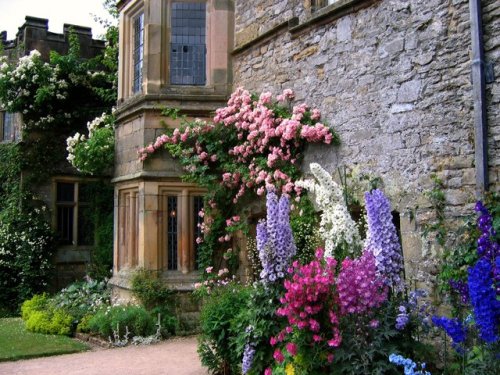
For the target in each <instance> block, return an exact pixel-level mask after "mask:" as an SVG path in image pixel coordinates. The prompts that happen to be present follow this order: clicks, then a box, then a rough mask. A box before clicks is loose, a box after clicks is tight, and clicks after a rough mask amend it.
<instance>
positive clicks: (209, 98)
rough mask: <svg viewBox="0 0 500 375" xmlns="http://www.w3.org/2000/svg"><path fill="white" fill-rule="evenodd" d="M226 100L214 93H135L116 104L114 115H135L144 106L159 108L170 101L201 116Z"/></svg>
mask: <svg viewBox="0 0 500 375" xmlns="http://www.w3.org/2000/svg"><path fill="white" fill-rule="evenodd" d="M226 101H227V96H226V95H221V94H215V93H195V94H192V93H191V94H189V93H187V92H186V93H184V92H177V93H175V92H170V93H161V94H146V95H135V96H132V97H130V98H127V99H125V100H124V101H123V102H121V103H119V104H118V107H117V109H116V111H115V116H116V118H117V119H118V120H121V119H122V118H125V117H129V116H131V115H135V114H136V113H137V112H138V111H139V112H140V111H142V110H143V109H145V108H147V109H154V108H156V109H157V110H159V109H160V108H161V106H162V105H163V106H164V105H166V103H171V105H172V106H174V107H177V108H179V107H182V108H183V111H182V113H185V114H188V115H190V114H193V115H200V116H201V115H204V114H206V113H205V112H211V111H213V110H214V109H215V107H216V106H218V105H221V103H222V104H223V103H226ZM201 103H203V105H202V106H200V104H201ZM214 105H215V107H214ZM191 107H192V108H191ZM201 107H203V108H201ZM191 112H192V113H191Z"/></svg>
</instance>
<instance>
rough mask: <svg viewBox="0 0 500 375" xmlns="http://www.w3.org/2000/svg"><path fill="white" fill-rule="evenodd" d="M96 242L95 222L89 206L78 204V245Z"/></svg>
mask: <svg viewBox="0 0 500 375" xmlns="http://www.w3.org/2000/svg"><path fill="white" fill-rule="evenodd" d="M93 244H94V223H93V221H92V212H91V208H90V207H89V206H78V245H87V246H90V245H93Z"/></svg>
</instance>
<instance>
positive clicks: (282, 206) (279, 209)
mask: <svg viewBox="0 0 500 375" xmlns="http://www.w3.org/2000/svg"><path fill="white" fill-rule="evenodd" d="M266 206H267V219H266V220H263V221H261V222H259V224H257V250H258V252H259V258H260V261H261V263H262V271H261V273H260V277H261V279H262V281H263V282H265V283H269V282H271V283H272V282H275V281H276V280H279V279H282V278H283V277H284V276H285V272H286V269H287V267H288V265H289V264H290V261H291V259H292V257H293V256H294V255H295V253H296V247H295V242H294V240H293V235H292V229H291V227H290V220H289V212H290V205H289V201H288V198H287V197H285V196H281V198H280V199H278V196H277V195H276V193H275V192H273V191H268V193H267V201H266Z"/></svg>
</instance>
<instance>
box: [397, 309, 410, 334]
mask: <svg viewBox="0 0 500 375" xmlns="http://www.w3.org/2000/svg"><path fill="white" fill-rule="evenodd" d="M398 310H399V314H398V316H397V317H396V329H398V330H402V329H404V328H405V327H406V325H407V324H408V322H409V321H410V316H409V315H408V312H407V311H406V307H405V306H403V305H401V306H399V309H398Z"/></svg>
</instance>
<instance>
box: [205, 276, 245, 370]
mask: <svg viewBox="0 0 500 375" xmlns="http://www.w3.org/2000/svg"><path fill="white" fill-rule="evenodd" d="M249 296H250V288H248V287H244V286H241V285H238V284H234V283H230V284H228V285H226V286H224V287H220V288H216V289H214V290H213V292H212V294H210V295H208V296H207V297H205V301H204V304H203V307H202V310H201V317H200V318H201V335H200V337H199V339H198V354H199V355H200V358H201V362H202V364H203V365H204V366H206V367H208V369H209V371H211V372H213V373H216V374H217V373H224V374H228V373H230V372H231V373H239V366H240V363H241V357H240V356H239V355H237V353H236V350H235V349H236V348H235V340H234V337H233V335H232V333H231V323H232V320H233V319H234V317H235V316H237V315H238V314H239V313H240V312H241V311H242V310H243V309H245V308H246V307H247V302H248V299H249Z"/></svg>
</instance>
